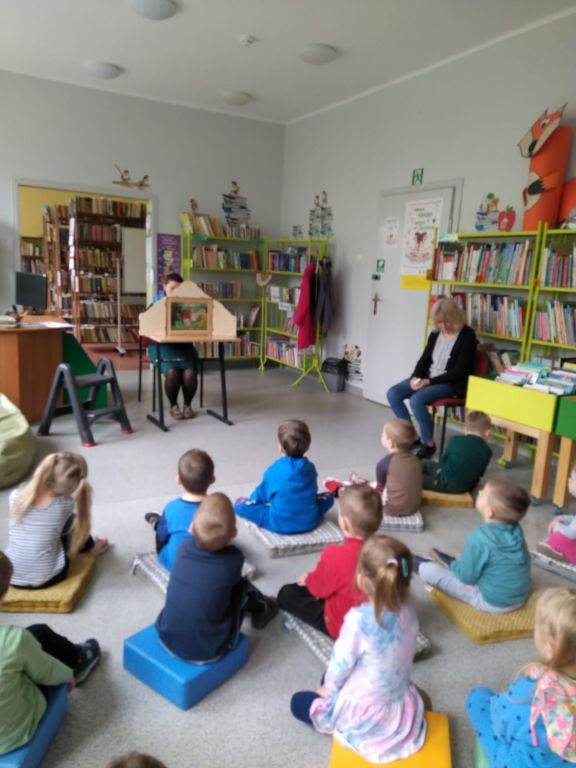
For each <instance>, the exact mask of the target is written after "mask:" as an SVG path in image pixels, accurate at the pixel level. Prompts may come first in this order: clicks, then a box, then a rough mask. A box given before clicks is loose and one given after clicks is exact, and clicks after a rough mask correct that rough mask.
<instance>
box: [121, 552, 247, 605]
mask: <svg viewBox="0 0 576 768" xmlns="http://www.w3.org/2000/svg"><path fill="white" fill-rule="evenodd" d="M130 573H131V574H135V573H136V574H138V575H139V576H142V577H143V578H144V579H146V581H149V582H151V583H152V584H153V585H154V586H155V587H157V588H158V589H159V590H160V592H162V594H163V595H165V594H166V590H167V589H168V579H169V578H170V573H169V572H168V571H167V570H166V568H164V566H163V565H162V563H161V562H160V560H158V555H157V554H156V552H142V553H141V554H139V555H136V556H135V557H134V560H133V561H132V566H131V568H130ZM255 573H256V568H255V567H254V566H253V565H252V564H251V563H248V562H246V561H245V562H244V565H243V566H242V576H245V577H246V578H247V579H250V578H252V576H254V574H255Z"/></svg>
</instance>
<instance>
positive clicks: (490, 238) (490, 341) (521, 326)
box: [428, 228, 542, 359]
mask: <svg viewBox="0 0 576 768" xmlns="http://www.w3.org/2000/svg"><path fill="white" fill-rule="evenodd" d="M541 240H542V230H541V228H539V229H538V230H537V231H530V232H488V233H487V232H482V233H478V232H474V233H455V234H450V235H444V236H443V237H441V238H440V241H439V243H438V245H437V247H436V252H435V255H434V263H433V267H432V275H431V278H432V279H431V281H430V288H429V298H428V310H429V311H430V309H431V306H432V304H433V303H434V301H435V300H436V298H437V297H438V296H440V295H448V296H451V297H452V298H453V299H455V300H456V301H458V302H459V303H460V305H461V306H462V308H463V309H464V311H465V313H466V318H467V320H466V322H467V324H468V325H470V326H471V327H472V328H474V330H475V331H476V334H477V336H478V337H479V339H480V340H481V342H482V343H483V344H484V345H492V346H494V347H496V349H502V350H506V351H508V350H510V351H512V352H514V354H515V355H516V356H517V357H518V358H519V359H524V358H525V355H526V354H527V349H528V345H529V336H530V334H529V329H530V321H531V312H532V307H533V297H534V291H535V282H536V279H535V277H536V270H537V265H538V256H539V252H540V245H541ZM428 315H429V313H428Z"/></svg>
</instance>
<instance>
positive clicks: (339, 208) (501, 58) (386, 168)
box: [282, 16, 576, 375]
mask: <svg viewBox="0 0 576 768" xmlns="http://www.w3.org/2000/svg"><path fill="white" fill-rule="evenodd" d="M575 40H576V17H574V16H571V17H569V18H567V19H564V20H562V21H561V22H558V23H554V24H550V25H548V26H546V27H542V28H539V29H537V30H534V31H532V32H530V33H527V34H523V35H521V36H519V37H516V38H514V39H510V40H508V41H506V42H503V43H501V44H498V45H495V46H493V47H490V48H487V49H485V50H483V51H479V52H477V53H475V54H472V55H470V56H468V57H465V58H462V59H460V60H458V61H456V62H454V63H452V64H449V65H446V66H443V67H440V68H438V69H436V70H434V71H431V72H429V73H427V74H424V75H422V76H420V77H417V78H414V79H411V80H408V81H405V82H404V83H401V84H398V85H395V86H392V87H389V88H386V89H383V90H381V91H379V92H378V93H374V94H371V95H368V96H365V97H363V98H361V99H357V100H356V101H354V102H350V103H348V104H344V105H341V106H339V107H337V108H336V109H333V110H330V111H327V112H324V113H321V114H318V115H316V116H312V117H310V118H308V119H305V120H303V121H300V122H297V123H293V124H292V125H289V126H288V128H287V131H286V149H285V159H284V186H283V198H282V225H283V229H284V230H285V231H288V230H289V229H290V228H291V226H292V224H298V223H304V224H306V223H307V217H308V208H309V207H311V203H312V200H313V198H314V194H316V193H318V192H320V191H321V190H323V189H325V190H327V192H328V196H329V199H330V202H331V204H332V206H333V212H334V230H335V233H336V259H335V264H334V270H335V274H336V280H337V283H338V294H339V306H338V315H339V320H338V321H337V323H336V325H335V327H334V332H333V333H332V334H331V337H330V339H329V344H328V351H329V353H330V354H341V350H342V343H343V342H344V341H347V342H349V343H353V344H358V345H360V346H361V347H362V348H363V349H364V348H365V346H366V334H367V325H368V313H369V312H370V311H371V304H370V280H369V276H370V273H371V272H372V271H373V269H374V261H375V258H376V234H377V215H378V207H377V206H378V192H379V191H380V190H387V189H393V188H396V187H402V186H407V185H409V184H410V183H411V175H412V169H414V168H421V167H423V168H424V181H425V182H434V181H441V180H443V179H451V178H457V177H463V178H464V180H465V181H464V199H463V209H462V217H461V220H460V229H461V230H466V231H470V230H473V225H474V221H475V211H476V208H477V206H478V204H479V203H480V201H481V200H482V198H483V196H484V195H485V194H486V193H487V192H494V193H495V194H498V195H499V197H500V200H501V203H502V204H503V205H504V206H505V205H506V204H511V205H514V207H515V208H516V210H517V211H519V212H520V217H519V219H520V222H521V211H522V198H521V192H522V188H523V187H524V186H525V183H526V180H527V177H528V161H527V160H525V159H523V158H521V157H520V153H519V150H518V148H517V146H516V145H517V142H518V141H519V140H520V139H521V138H522V136H523V135H524V134H525V133H526V131H527V130H528V128H529V127H530V126H531V125H532V123H533V122H534V120H535V119H536V118H537V117H538V116H539V114H540V113H541V112H542V111H543V110H544V108H546V107H550V108H551V109H556V108H558V107H560V106H561V105H562V104H564V103H565V102H568V108H567V110H566V112H565V118H564V122H565V123H571V124H572V125H574V124H575V116H576V79H575V77H574V41H575ZM450 53H451V52H450V51H447V52H446V55H447V56H449V55H450ZM575 160H576V151H575V152H573V153H572V162H571V169H572V172H573V173H574V170H576V162H575ZM520 222H519V223H520ZM519 223H518V225H517V226H519ZM358 256H362V259H361V260H358ZM419 306H420V311H419V313H417V315H413V314H410V315H408V314H407V316H405V317H399V318H398V322H397V324H396V327H393V328H391V329H390V333H389V335H388V337H387V338H386V339H383V340H382V352H383V354H384V355H385V354H386V348H387V345H388V344H397V343H398V342H400V343H402V344H403V345H405V346H406V347H407V353H406V357H407V360H406V370H405V371H404V372H403V373H404V374H405V375H408V374H409V372H410V370H411V366H412V365H413V362H414V360H413V358H414V352H413V351H412V349H413V348H415V349H417V348H418V347H420V346H421V344H422V334H423V329H424V320H425V307H426V297H425V295H424V294H422V296H421V301H420V302H419ZM414 345H415V346H414ZM398 373H399V375H400V374H401V373H402V372H400V371H399V372H398Z"/></svg>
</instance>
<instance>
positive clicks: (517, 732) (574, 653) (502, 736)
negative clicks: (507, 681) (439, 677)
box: [466, 587, 576, 768]
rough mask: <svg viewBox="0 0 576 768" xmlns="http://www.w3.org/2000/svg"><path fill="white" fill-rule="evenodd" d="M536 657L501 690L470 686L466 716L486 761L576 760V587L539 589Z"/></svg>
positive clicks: (542, 765)
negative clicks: (501, 691) (471, 688)
mask: <svg viewBox="0 0 576 768" xmlns="http://www.w3.org/2000/svg"><path fill="white" fill-rule="evenodd" d="M534 644H535V645H536V650H537V651H538V655H539V656H540V660H539V661H537V662H533V663H531V664H528V665H526V666H525V667H523V668H522V669H521V670H520V672H519V674H518V677H517V678H516V679H515V680H514V682H513V683H512V685H511V686H510V688H509V689H508V691H506V693H495V692H494V691H492V690H491V689H490V688H475V689H474V690H472V691H470V694H469V695H468V699H467V702H466V710H467V713H468V717H469V719H470V722H471V723H472V726H473V727H474V730H475V731H476V735H477V736H478V739H479V741H480V743H481V745H482V748H483V750H484V752H485V755H486V757H487V759H488V762H489V763H490V765H491V766H497V767H498V768H500V766H507V768H526V766H534V768H536V766H538V768H561V766H568V765H574V764H575V763H576V590H575V589H567V588H564V587H556V588H554V589H547V590H545V591H544V592H543V593H542V594H541V595H540V597H539V598H538V602H537V604H536V616H535V624H534Z"/></svg>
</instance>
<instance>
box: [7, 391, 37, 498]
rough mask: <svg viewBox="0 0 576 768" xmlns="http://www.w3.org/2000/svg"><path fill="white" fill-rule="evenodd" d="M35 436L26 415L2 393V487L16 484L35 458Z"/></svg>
mask: <svg viewBox="0 0 576 768" xmlns="http://www.w3.org/2000/svg"><path fill="white" fill-rule="evenodd" d="M34 450H35V449H34V438H33V436H32V432H31V431H30V426H29V424H28V421H27V420H26V417H25V416H24V414H23V413H22V411H20V409H19V408H17V407H16V406H15V405H14V403H13V402H11V401H10V400H8V398H7V397H6V395H2V394H0V488H7V487H8V486H10V485H16V483H17V482H18V481H19V480H21V479H22V478H23V477H24V475H25V474H26V472H28V470H29V469H30V467H31V465H32V461H33V460H34Z"/></svg>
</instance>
